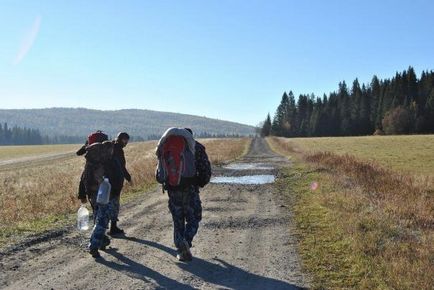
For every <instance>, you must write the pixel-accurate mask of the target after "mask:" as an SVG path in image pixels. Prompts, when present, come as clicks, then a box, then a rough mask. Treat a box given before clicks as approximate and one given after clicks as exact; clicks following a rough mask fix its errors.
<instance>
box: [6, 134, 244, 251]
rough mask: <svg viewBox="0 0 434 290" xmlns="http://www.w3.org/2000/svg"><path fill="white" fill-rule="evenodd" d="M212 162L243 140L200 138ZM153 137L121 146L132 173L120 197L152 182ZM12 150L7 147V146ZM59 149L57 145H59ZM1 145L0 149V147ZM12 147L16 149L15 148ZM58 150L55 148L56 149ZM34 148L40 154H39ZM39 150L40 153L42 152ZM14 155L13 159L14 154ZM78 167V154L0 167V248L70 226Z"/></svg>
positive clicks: (235, 151) (227, 156) (236, 151)
mask: <svg viewBox="0 0 434 290" xmlns="http://www.w3.org/2000/svg"><path fill="white" fill-rule="evenodd" d="M201 142H203V143H204V145H205V146H206V147H207V152H208V153H209V155H210V159H211V161H212V162H213V163H221V162H226V161H229V160H233V159H235V158H237V157H239V156H241V155H242V154H244V153H245V152H246V148H248V146H249V144H250V139H249V138H240V139H236V138H235V139H205V140H201ZM156 144H157V143H156V141H148V142H141V143H131V144H130V145H128V147H127V148H126V151H125V154H126V158H127V163H128V164H127V166H128V169H129V170H130V173H131V175H132V176H133V185H130V184H128V183H125V185H126V186H125V187H124V191H123V195H122V198H123V199H124V200H125V199H133V198H135V197H136V196H137V195H138V194H139V193H143V192H145V191H149V190H150V189H152V188H153V187H154V186H155V185H156V183H155V181H154V171H155V166H156V162H157V161H156V158H155V154H154V150H155V147H156ZM69 146H71V147H68V146H66V147H65V146H64V145H59V148H58V147H56V146H48V147H49V148H52V149H53V150H54V151H55V152H62V150H63V149H66V150H70V149H78V148H79V146H80V145H69ZM36 147H42V149H41V151H40V148H31V147H29V146H24V147H19V149H23V153H22V154H23V155H26V156H28V152H38V153H35V154H41V153H42V152H43V151H44V150H45V148H47V146H36ZM9 148H10V149H9V150H11V149H13V147H9ZM60 148H62V149H60ZM0 149H1V148H0ZM19 149H18V150H19ZM57 149H59V150H57ZM39 152H40V153H39ZM44 153H45V152H44ZM18 157H19V154H18V153H16V155H15V156H14V158H18ZM83 166H84V158H83V157H76V156H74V157H70V158H68V159H66V160H63V159H62V160H55V161H47V162H46V163H45V164H41V162H38V163H35V164H34V165H33V164H32V163H31V162H29V164H28V166H27V167H25V168H19V169H10V170H9V169H5V170H0V219H1V220H2V223H1V225H0V247H1V246H4V245H5V244H8V243H10V242H13V241H14V240H17V239H19V238H21V237H23V236H25V235H28V234H34V233H38V232H41V231H44V230H48V229H52V228H56V227H62V226H65V225H66V224H71V221H72V218H74V216H73V215H71V214H73V213H75V211H76V210H77V209H78V207H79V205H80V202H79V201H78V200H77V190H78V184H79V180H80V175H81V172H82V170H83Z"/></svg>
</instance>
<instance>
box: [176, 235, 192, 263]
mask: <svg viewBox="0 0 434 290" xmlns="http://www.w3.org/2000/svg"><path fill="white" fill-rule="evenodd" d="M178 252H179V253H178V255H176V258H177V259H178V260H179V261H182V262H184V261H191V260H193V255H192V254H191V252H190V246H189V244H188V243H187V241H186V240H183V241H182V242H181V245H180V248H179V249H178Z"/></svg>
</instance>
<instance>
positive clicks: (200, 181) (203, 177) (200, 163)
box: [195, 141, 212, 187]
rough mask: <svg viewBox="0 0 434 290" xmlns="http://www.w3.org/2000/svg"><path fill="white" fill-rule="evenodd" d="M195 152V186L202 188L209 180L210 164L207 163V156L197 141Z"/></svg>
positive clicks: (210, 173) (203, 147)
mask: <svg viewBox="0 0 434 290" xmlns="http://www.w3.org/2000/svg"><path fill="white" fill-rule="evenodd" d="M195 151H196V152H195V155H196V156H195V159H196V170H197V176H196V185H198V186H200V187H204V186H205V185H207V184H208V183H209V181H210V179H211V175H212V172H211V163H210V162H209V159H208V155H207V154H206V151H205V146H203V145H202V144H200V143H199V142H197V141H196V148H195Z"/></svg>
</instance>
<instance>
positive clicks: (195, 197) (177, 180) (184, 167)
mask: <svg viewBox="0 0 434 290" xmlns="http://www.w3.org/2000/svg"><path fill="white" fill-rule="evenodd" d="M156 154H157V157H158V160H159V162H158V165H157V170H156V179H157V181H158V182H159V183H161V184H162V185H163V191H164V190H167V191H168V195H169V202H168V203H169V210H170V213H171V215H172V220H173V239H174V244H175V246H176V248H177V251H178V254H177V259H178V260H179V261H191V260H192V258H193V256H192V253H191V250H190V248H191V247H192V246H193V244H192V243H193V239H194V237H195V235H196V234H197V232H198V229H199V223H200V221H201V220H202V205H201V200H200V195H199V188H200V187H204V186H205V185H206V184H207V183H208V182H209V181H210V178H211V165H210V162H209V159H208V156H207V154H206V150H205V146H203V145H202V144H201V143H199V142H197V141H196V140H194V138H193V132H192V130H191V129H189V128H170V129H168V130H167V131H166V132H165V133H164V134H163V136H162V137H161V139H160V141H159V143H158V147H157V150H156Z"/></svg>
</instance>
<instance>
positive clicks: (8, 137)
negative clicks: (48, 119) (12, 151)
mask: <svg viewBox="0 0 434 290" xmlns="http://www.w3.org/2000/svg"><path fill="white" fill-rule="evenodd" d="M83 140H84V138H81V137H76V136H63V135H59V136H54V137H49V136H44V135H42V134H41V132H40V131H39V130H38V129H31V128H25V127H24V128H23V127H18V126H13V127H9V126H8V124H7V123H4V124H3V125H2V124H0V145H41V144H74V143H81V142H82V141H83Z"/></svg>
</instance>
